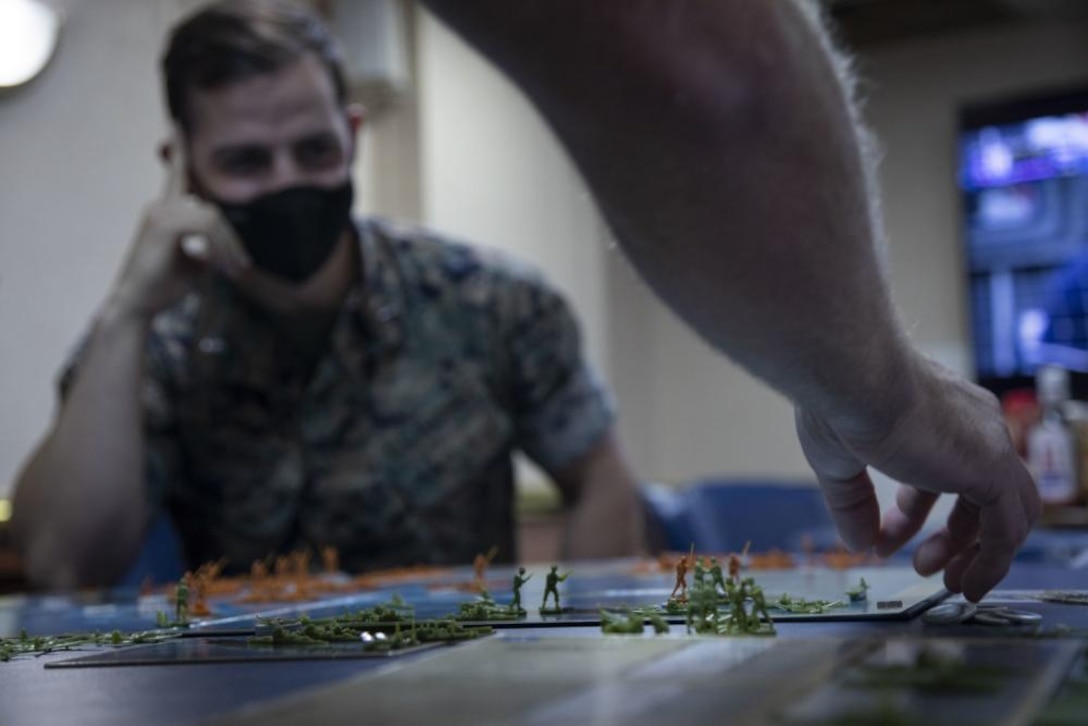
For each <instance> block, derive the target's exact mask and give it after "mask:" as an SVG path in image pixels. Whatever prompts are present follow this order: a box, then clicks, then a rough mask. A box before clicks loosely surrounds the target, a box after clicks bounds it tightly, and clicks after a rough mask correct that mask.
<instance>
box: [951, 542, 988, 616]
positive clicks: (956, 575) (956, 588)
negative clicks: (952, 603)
mask: <svg viewBox="0 0 1088 726" xmlns="http://www.w3.org/2000/svg"><path fill="white" fill-rule="evenodd" d="M980 549H981V546H980V545H979V543H978V542H976V543H975V544H973V545H972V546H970V547H968V548H967V549H966V550H964V551H963V552H960V553H959V554H958V555H956V556H955V557H953V558H952V559H951V560H949V562H948V564H947V565H946V566H945V568H944V586H945V587H946V588H947V589H948V591H949V592H963V575H964V573H965V572H967V570H968V569H969V568H970V567H971V564H972V563H974V561H975V560H976V559H978V553H979V551H980ZM987 589H989V588H987ZM980 597H981V596H980ZM973 602H977V599H976V600H974V601H973Z"/></svg>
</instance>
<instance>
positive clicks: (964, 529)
mask: <svg viewBox="0 0 1088 726" xmlns="http://www.w3.org/2000/svg"><path fill="white" fill-rule="evenodd" d="M978 531H979V523H978V508H977V507H976V506H975V505H973V504H971V503H969V502H968V501H967V500H966V499H964V498H962V497H961V498H959V499H957V500H956V504H955V506H954V507H952V513H951V514H949V515H948V523H947V524H946V525H945V526H944V527H942V528H941V530H940V531H939V532H937V533H936V534H934V535H933V536H932V537H930V538H928V539H927V540H926V541H925V542H923V543H922V544H920V545H919V546H918V549H917V550H916V551H915V552H914V569H915V570H917V571H918V574H920V575H923V576H926V577H928V576H929V575H932V574H933V573H935V572H939V571H940V570H941V569H943V568H945V567H947V566H948V564H949V562H950V561H951V560H952V559H953V558H956V557H958V556H960V555H961V554H962V553H963V552H965V551H967V550H968V549H970V548H971V547H972V546H973V545H974V544H975V543H976V542H977V541H978ZM957 581H958V580H957ZM956 592H959V590H958V589H957V590H956Z"/></svg>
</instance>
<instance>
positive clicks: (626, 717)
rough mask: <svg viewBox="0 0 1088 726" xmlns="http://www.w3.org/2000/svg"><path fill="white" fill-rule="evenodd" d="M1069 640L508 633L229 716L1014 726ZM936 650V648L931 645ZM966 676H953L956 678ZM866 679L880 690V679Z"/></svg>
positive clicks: (1053, 672) (1044, 693)
mask: <svg viewBox="0 0 1088 726" xmlns="http://www.w3.org/2000/svg"><path fill="white" fill-rule="evenodd" d="M1083 647H1084V646H1083V643H1078V642H1075V641H1034V640H1015V641H994V640H987V641H980V640H962V641H960V640H951V639H950V640H942V641H939V642H938V641H926V640H906V639H890V640H873V639H851V640H833V639H804V640H777V639H766V638H764V639H760V638H740V639H733V638H727V639H719V638H676V637H660V638H641V637H637V636H636V637H629V638H599V639H587V638H542V637H539V636H530V637H526V636H523V635H519V634H517V633H515V632H507V633H505V634H502V635H501V636H499V637H497V638H493V639H489V640H486V641H480V642H476V643H472V644H469V645H465V646H462V647H459V648H455V649H451V650H446V651H441V652H436V653H435V654H434V655H430V656H426V657H423V658H420V659H416V660H414V661H412V662H409V663H402V664H401V665H400V667H397V668H395V669H379V670H371V671H368V673H367V674H364V675H363V676H361V677H359V678H353V679H351V680H349V681H346V682H343V683H340V684H336V685H334V686H331V687H328V688H322V689H320V690H315V691H311V692H308V693H304V694H301V695H300V696H296V697H292V698H289V699H286V700H283V701H281V702H279V703H276V704H270V705H267V706H265V707H262V708H258V709H253V710H249V711H247V712H245V713H242V714H237V715H233V716H231V717H228V718H224V719H222V720H220V721H218V722H216V723H218V724H220V726H247V725H248V724H267V725H269V726H276V725H277V724H293V723H303V722H311V723H329V724H333V723H355V722H356V720H357V719H358V718H359V717H360V714H366V718H367V720H368V721H373V722H375V723H430V722H440V723H443V724H447V726H458V725H460V724H466V725H467V724H478V723H493V724H506V723H511V724H512V723H518V724H549V725H550V724H556V723H581V722H585V720H586V718H587V715H588V714H592V718H593V723H595V724H623V725H624V726H642V725H643V724H645V725H646V726H660V724H663V723H709V722H726V721H727V722H728V723H729V724H731V725H732V726H738V725H744V724H760V725H764V724H791V725H800V724H805V725H813V724H827V723H881V724H895V723H926V724H931V725H932V726H940V725H942V724H949V725H955V726H981V725H983V724H985V726H1019V725H1021V724H1028V723H1031V722H1032V720H1033V718H1032V717H1033V715H1035V714H1037V713H1038V712H1039V711H1040V710H1041V709H1042V708H1043V707H1044V706H1045V704H1046V703H1047V702H1048V701H1049V700H1050V699H1051V697H1052V696H1053V695H1054V694H1055V693H1056V692H1057V691H1058V690H1059V688H1060V687H1061V685H1062V683H1063V681H1064V679H1065V678H1066V676H1067V674H1069V673H1070V672H1071V668H1072V664H1073V663H1074V661H1075V660H1076V658H1077V657H1078V654H1079V653H1080V652H1081V651H1082V650H1083ZM934 648H937V649H938V650H936V651H934V650H932V649H934ZM962 673H971V674H974V675H972V676H971V677H970V679H969V680H956V679H957V677H958V676H957V674H962ZM874 682H877V685H876V686H874Z"/></svg>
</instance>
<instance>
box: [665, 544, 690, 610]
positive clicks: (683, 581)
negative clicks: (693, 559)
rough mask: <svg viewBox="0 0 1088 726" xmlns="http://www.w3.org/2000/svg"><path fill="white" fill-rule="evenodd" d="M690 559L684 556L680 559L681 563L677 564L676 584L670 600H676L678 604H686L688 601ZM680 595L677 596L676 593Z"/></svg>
mask: <svg viewBox="0 0 1088 726" xmlns="http://www.w3.org/2000/svg"><path fill="white" fill-rule="evenodd" d="M687 578H688V557H687V555H684V556H683V557H681V558H680V561H679V562H677V563H676V584H675V585H674V586H673V588H672V594H671V595H669V599H670V600H676V601H678V602H686V601H687V599H688V579H687ZM677 592H679V593H680V594H679V595H677V594H676V593H677Z"/></svg>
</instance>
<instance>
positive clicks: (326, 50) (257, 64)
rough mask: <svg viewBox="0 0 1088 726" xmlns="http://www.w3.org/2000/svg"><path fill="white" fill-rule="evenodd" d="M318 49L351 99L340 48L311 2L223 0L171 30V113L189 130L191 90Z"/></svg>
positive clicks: (273, 67)
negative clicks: (309, 3)
mask: <svg viewBox="0 0 1088 726" xmlns="http://www.w3.org/2000/svg"><path fill="white" fill-rule="evenodd" d="M306 53H314V54H315V55H316V56H317V57H318V59H319V60H320V61H321V62H322V64H324V66H325V68H326V69H328V71H329V76H330V77H331V78H332V83H333V88H334V90H335V91H336V98H337V100H338V101H339V102H340V103H341V104H343V103H346V101H347V83H346V81H345V78H344V68H343V61H342V58H341V54H340V49H339V47H338V45H337V43H336V41H335V39H334V38H333V37H332V34H331V33H330V32H329V29H328V27H327V26H326V25H325V22H324V21H323V20H322V18H321V16H320V15H319V14H318V13H317V11H315V10H314V9H313V8H311V7H309V6H307V5H304V4H302V3H298V2H291V1H290V0H220V1H219V2H214V3H212V4H211V5H208V6H207V7H205V8H203V9H201V10H200V11H198V12H197V13H195V14H193V15H191V16H189V17H188V18H186V19H185V20H183V21H182V22H181V23H179V24H178V25H177V26H175V27H174V30H173V31H172V32H171V34H170V40H169V43H168V44H167V48H166V53H165V55H164V56H163V59H162V72H163V82H164V84H165V87H166V105H167V109H168V110H169V112H170V117H171V118H172V119H174V120H175V121H177V122H178V123H179V124H180V125H181V127H182V128H184V129H186V130H189V129H190V128H191V124H192V118H191V116H190V103H189V101H190V96H189V94H190V92H191V91H192V90H193V89H213V88H221V87H223V86H226V85H229V84H231V83H236V82H238V81H242V80H245V79H247V78H251V77H253V76H256V75H260V74H263V73H274V72H276V71H278V70H280V69H281V68H284V67H285V66H287V65H289V64H291V63H292V62H294V61H296V60H298V59H299V58H301V57H302V56H304V55H305V54H306Z"/></svg>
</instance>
